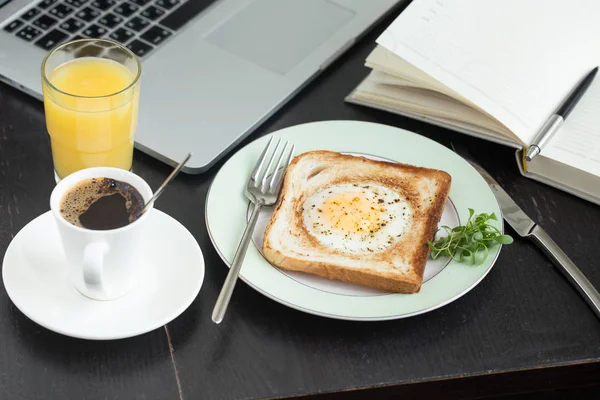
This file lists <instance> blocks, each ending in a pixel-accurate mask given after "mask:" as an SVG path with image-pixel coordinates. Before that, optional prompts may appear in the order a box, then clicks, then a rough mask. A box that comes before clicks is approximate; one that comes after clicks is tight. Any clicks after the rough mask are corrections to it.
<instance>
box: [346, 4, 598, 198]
mask: <svg viewBox="0 0 600 400" xmlns="http://www.w3.org/2000/svg"><path fill="white" fill-rule="evenodd" d="M599 17H600V1H599V0H570V1H568V2H564V1H559V0H544V1H541V0H504V1H494V2H492V1H481V0H416V1H413V2H412V3H411V4H410V5H409V6H408V7H407V8H406V9H405V10H404V11H403V12H402V13H401V14H400V16H399V17H398V18H397V19H396V20H395V21H394V22H393V23H392V24H391V25H390V26H389V27H388V28H387V29H386V30H385V32H384V33H382V35H381V36H380V37H379V38H378V39H377V47H376V48H375V49H374V50H373V51H372V53H371V54H370V55H369V56H368V58H367V60H366V65H367V66H368V67H369V68H371V69H372V71H371V72H370V73H369V75H368V76H367V77H366V78H365V79H364V80H363V81H362V82H361V83H360V84H359V85H358V87H357V88H356V89H355V90H354V91H353V92H352V93H350V94H349V95H348V97H347V98H346V100H347V101H348V102H351V103H356V104H362V105H366V106H370V107H374V108H379V109H384V110H388V111H391V112H396V113H398V114H402V115H406V116H411V117H414V118H418V119H422V120H425V121H428V122H431V123H433V124H437V125H441V126H445V127H449V128H451V129H454V130H457V131H460V132H463V133H467V134H470V135H474V136H478V137H482V138H485V139H488V140H491V141H495V142H497V143H501V144H505V145H508V146H512V147H515V148H517V149H518V150H517V162H518V163H519V167H520V168H521V171H522V173H523V174H524V175H525V176H527V177H531V178H533V179H537V180H539V181H542V182H545V183H547V184H549V185H552V186H555V187H558V188H560V189H563V190H565V191H568V192H570V193H573V194H575V195H577V196H580V197H582V198H585V199H587V200H590V201H593V202H595V203H598V204H600V77H596V79H595V80H594V82H593V83H592V86H591V87H590V88H589V89H588V91H587V92H586V94H585V95H584V97H583V98H582V99H581V101H580V102H579V104H578V105H577V106H576V108H575V109H574V110H573V112H572V113H571V115H570V116H569V117H568V118H567V120H566V122H565V124H564V125H563V127H562V128H561V129H560V131H559V132H558V133H557V134H556V135H555V136H554V137H553V138H552V140H551V141H550V143H549V145H547V146H546V147H545V148H544V149H543V150H542V153H541V154H540V155H539V156H537V157H536V158H534V159H533V161H531V162H529V163H527V162H525V161H524V159H523V158H522V149H523V148H524V147H527V146H528V145H529V144H530V143H531V141H532V139H533V137H534V136H535V135H536V133H537V132H538V130H539V129H540V128H541V126H542V125H543V124H544V122H545V121H546V120H547V118H548V117H549V116H550V115H551V114H552V113H553V112H554V111H555V110H556V109H557V108H558V106H559V105H560V103H561V102H562V101H563V100H564V99H565V98H566V97H567V96H568V94H569V93H570V92H571V91H572V90H573V88H574V87H575V86H576V85H577V83H579V81H580V80H581V79H583V78H584V77H585V75H586V74H587V73H588V72H589V71H590V70H591V69H592V68H594V67H595V66H597V65H599V64H600V21H599Z"/></svg>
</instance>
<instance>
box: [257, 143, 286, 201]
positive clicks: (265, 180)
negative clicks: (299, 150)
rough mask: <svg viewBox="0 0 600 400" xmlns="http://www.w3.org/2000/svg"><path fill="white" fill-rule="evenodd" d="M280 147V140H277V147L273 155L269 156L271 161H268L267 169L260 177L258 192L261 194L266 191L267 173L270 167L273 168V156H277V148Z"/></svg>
mask: <svg viewBox="0 0 600 400" xmlns="http://www.w3.org/2000/svg"><path fill="white" fill-rule="evenodd" d="M280 145H281V138H279V140H278V141H277V146H275V150H273V154H271V159H270V160H269V164H268V165H267V169H266V170H265V173H264V175H263V177H262V181H261V184H260V191H261V192H265V190H266V184H267V179H268V177H269V171H271V167H272V166H273V162H274V161H275V155H276V154H277V151H278V150H279V146H280Z"/></svg>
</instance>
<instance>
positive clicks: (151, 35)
mask: <svg viewBox="0 0 600 400" xmlns="http://www.w3.org/2000/svg"><path fill="white" fill-rule="evenodd" d="M169 36H171V33H170V32H169V31H168V30H166V29H164V28H161V27H159V26H153V27H152V28H150V29H148V30H147V31H146V33H144V34H143V35H142V36H141V38H142V39H144V40H145V41H146V42H148V43H152V44H154V45H158V44H161V43H162V42H163V41H164V40H165V39H166V38H168V37H169Z"/></svg>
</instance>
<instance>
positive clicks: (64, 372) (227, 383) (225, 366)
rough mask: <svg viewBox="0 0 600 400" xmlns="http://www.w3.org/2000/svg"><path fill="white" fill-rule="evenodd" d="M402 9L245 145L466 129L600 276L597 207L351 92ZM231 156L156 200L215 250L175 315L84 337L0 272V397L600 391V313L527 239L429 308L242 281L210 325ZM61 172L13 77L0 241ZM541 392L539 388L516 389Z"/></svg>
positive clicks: (160, 173)
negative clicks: (282, 295) (280, 138)
mask: <svg viewBox="0 0 600 400" xmlns="http://www.w3.org/2000/svg"><path fill="white" fill-rule="evenodd" d="M389 22H391V19H390V18H388V19H386V20H384V21H382V23H381V24H380V25H379V26H378V27H376V28H375V30H373V31H372V32H371V33H370V34H369V35H367V36H366V37H365V38H364V40H362V41H361V42H360V43H358V44H357V45H356V46H355V47H354V48H352V49H351V50H350V51H349V52H348V53H347V54H346V55H345V56H343V57H342V58H341V59H340V60H339V61H337V62H336V63H334V65H332V66H331V68H329V69H328V71H327V72H326V73H324V74H323V75H322V76H321V77H319V78H318V79H317V80H316V81H315V82H313V83H312V84H311V85H310V86H309V87H308V88H306V89H305V90H304V91H303V92H302V93H300V95H298V96H297V97H296V98H295V99H294V100H293V101H291V102H290V103H289V104H288V105H287V106H286V107H284V109H283V110H281V111H280V112H278V113H277V114H276V115H275V116H274V117H273V118H271V119H270V120H269V121H268V122H267V123H266V124H264V125H263V126H262V127H261V128H260V129H259V130H258V131H257V132H256V133H254V134H253V135H251V137H249V138H248V139H247V140H246V141H245V142H244V143H243V144H242V145H241V146H243V145H245V144H247V143H248V142H249V141H251V140H254V139H256V138H257V137H259V136H261V135H264V134H266V133H268V132H272V131H275V130H277V129H280V128H283V127H287V126H290V125H294V124H299V123H304V122H309V121H315V120H331V119H351V120H363V121H374V122H380V123H383V124H389V125H393V126H398V127H402V128H405V129H409V130H412V131H414V132H417V133H419V134H421V135H424V136H427V137H429V138H432V139H434V140H437V141H439V142H441V143H443V144H445V145H449V144H450V141H456V142H461V143H464V144H465V145H466V146H467V147H468V148H470V150H471V151H472V152H473V153H475V154H476V155H477V157H478V158H479V161H481V163H482V164H483V166H484V167H485V168H487V169H488V170H489V171H490V173H491V174H492V175H494V176H496V177H497V179H498V181H499V182H500V183H501V184H502V185H503V186H504V187H505V188H506V190H507V191H508V192H509V194H511V195H512V196H513V197H514V198H515V199H516V201H517V202H518V203H519V204H520V205H521V206H522V207H523V209H524V210H525V211H526V212H527V213H528V214H529V215H531V216H532V217H533V218H535V219H536V220H537V221H538V222H539V223H540V224H541V225H542V226H543V227H544V229H546V230H547V231H548V232H549V233H550V235H552V236H553V237H554V239H555V240H556V242H558V244H559V245H560V246H561V247H562V248H563V249H564V250H565V251H566V253H567V254H569V255H570V256H571V258H572V259H573V260H574V261H575V263H576V264H577V265H579V267H580V268H581V269H582V270H583V272H584V273H585V274H586V275H587V276H588V278H589V279H590V280H591V281H592V283H594V284H595V285H596V286H597V287H600V269H599V268H598V254H597V253H598V251H599V249H600V235H599V234H598V231H599V228H600V207H598V206H595V205H592V204H590V203H587V202H585V201H583V200H580V199H578V198H575V197H573V196H570V195H568V194H566V193H563V192H560V191H557V190H555V189H552V188H550V187H547V186H544V185H542V184H539V183H536V182H534V181H531V180H527V179H525V178H523V177H521V176H520V175H519V173H518V171H517V168H516V166H515V163H514V157H513V154H512V150H510V149H508V148H503V147H501V146H498V145H494V144H490V143H486V142H483V141H480V140H477V139H473V138H469V137H465V136H463V135H460V134H457V133H454V132H452V131H449V130H445V129H440V128H436V127H432V126H429V125H427V124H424V123H419V122H416V121H412V120H410V119H406V118H402V117H398V116H394V115H390V114H386V113H383V112H378V111H375V110H370V109H366V108H360V107H357V106H352V105H348V104H345V103H344V102H343V98H344V96H345V95H346V94H347V93H349V92H350V91H351V90H352V89H353V88H354V87H355V85H356V84H357V83H358V82H359V81H360V80H361V78H362V77H364V76H365V74H366V73H367V70H366V69H365V68H364V67H363V61H364V59H365V57H366V56H367V54H368V53H369V51H370V50H371V49H372V48H373V43H374V39H375V38H376V36H377V34H378V33H379V32H381V30H382V29H383V28H384V27H385V26H386V25H387V24H388V23H389ZM206 111H207V112H210V110H206ZM206 140H210V137H207V138H206ZM220 165H222V163H221V164H219V165H217V166H216V167H215V168H214V169H213V170H212V171H210V172H208V173H207V174H205V175H201V176H183V175H180V177H178V178H177V180H176V181H175V182H174V183H173V184H172V186H171V187H170V188H169V190H167V191H166V192H165V193H164V195H163V196H162V197H161V198H160V200H159V201H158V204H157V208H159V209H160V210H163V211H165V212H166V213H168V214H170V215H171V216H173V217H174V218H176V219H177V220H179V221H180V222H181V223H183V224H184V225H185V226H186V227H187V228H188V229H189V230H190V231H191V232H192V234H193V235H194V236H195V237H196V239H197V240H198V242H199V244H200V246H201V247H202V250H203V252H204V255H205V261H206V277H205V281H204V285H203V287H202V290H201V291H200V294H199V296H198V298H197V299H196V300H195V301H194V302H193V304H192V305H191V306H190V307H189V309H188V310H187V311H185V312H184V313H183V314H182V315H181V316H180V317H178V318H177V319H175V320H174V321H173V322H171V323H170V324H168V325H167V326H165V327H164V328H161V329H157V330H155V331H153V332H150V333H148V334H145V335H142V336H139V337H135V338H130V339H125V340H118V341H105V342H93V341H84V340H77V339H72V338H69V337H65V336H62V335H59V334H56V333H53V332H51V331H48V330H46V329H44V328H42V327H40V326H38V325H37V324H35V323H33V322H32V321H30V320H29V319H28V318H27V317H25V316H24V315H23V314H22V313H21V312H20V311H18V310H17V309H16V308H15V307H14V306H13V304H12V303H11V301H10V300H9V298H8V296H7V295H6V292H5V290H4V286H3V285H0V399H2V400H4V399H71V398H73V399H94V400H95V399H127V400H131V399H172V400H176V399H186V400H188V399H259V398H260V399H262V398H280V397H294V396H313V397H312V398H315V399H321V398H332V399H337V398H342V397H343V398H359V397H361V398H362V397H367V398H373V397H375V395H378V396H379V397H390V398H391V397H395V396H396V395H402V396H403V398H405V399H410V398H443V399H459V398H460V399H472V398H481V397H485V396H490V397H491V396H494V398H502V399H504V398H511V399H517V398H519V399H520V398H528V399H531V398H548V399H549V398H552V399H554V398H556V399H558V398H598V396H596V395H594V394H595V393H597V392H598V390H599V389H600V386H598V385H600V384H599V381H600V321H599V320H598V319H597V318H596V317H595V316H594V314H593V313H592V312H591V311H590V309H589V308H588V307H587V305H586V304H585V303H584V301H583V300H582V299H581V298H580V297H579V295H578V294H577V293H576V291H575V290H574V289H573V288H572V287H571V286H570V284H569V283H567V281H566V280H565V279H564V278H563V277H562V275H561V274H560V273H559V272H558V271H557V270H556V269H555V268H554V267H553V266H552V264H551V263H550V262H549V261H548V259H547V258H546V257H544V255H543V254H542V253H541V252H540V251H539V250H538V249H537V248H535V247H534V246H533V245H532V244H531V243H529V242H527V241H525V240H521V239H517V240H516V241H515V243H514V244H513V245H511V246H507V247H505V248H504V249H503V251H502V253H501V255H500V257H499V259H498V262H497V264H496V266H495V267H494V268H493V270H492V271H491V273H490V274H489V275H488V277H487V278H486V279H485V280H484V281H483V282H482V283H481V284H480V285H478V286H477V287H476V288H475V289H474V290H473V291H471V292H470V293H468V294H467V295H466V296H464V297H462V298H461V299H459V300H457V301H455V302H453V303H451V304H449V305H447V306H445V307H443V308H441V309H439V310H436V311H434V312H431V313H428V314H425V315H421V316H417V317H413V318H409V319H405V320H397V321H388V322H378V323H357V322H344V321H337V320H329V319H325V318H320V317H316V316H312V315H308V314H304V313H301V312H299V311H295V310H292V309H289V308H286V307H284V306H282V305H280V304H278V303H275V302H273V301H271V300H269V299H267V298H266V297H264V296H262V295H261V294H259V293H257V292H255V291H254V290H252V289H251V288H249V287H248V286H246V285H245V284H243V283H240V284H239V285H238V287H237V288H236V291H235V293H234V296H233V300H232V302H231V305H230V307H229V311H228V314H227V317H226V319H225V321H224V322H223V323H222V324H221V325H215V324H213V323H212V322H211V319H210V313H211V310H212V307H213V305H214V302H215V300H216V298H217V294H218V291H219V289H220V287H221V285H222V283H223V280H224V279H225V275H226V273H227V268H226V267H225V265H224V264H223V263H222V262H221V260H220V259H219V256H218V255H217V253H216V251H215V250H214V248H213V247H212V245H211V242H210V240H209V238H208V235H207V231H206V226H205V223H204V205H205V198H206V192H207V190H208V187H209V185H210V183H211V180H212V179H213V177H214V175H215V173H216V171H217V170H218V168H219V167H220ZM134 168H135V172H137V173H138V174H140V175H141V176H142V177H144V178H145V179H146V180H147V181H148V182H149V183H150V185H151V186H152V187H157V186H158V185H159V184H160V182H161V181H162V180H163V179H164V178H165V177H166V175H167V174H168V173H169V172H170V168H169V167H167V166H166V165H163V164H161V163H159V162H157V161H155V160H154V159H152V158H150V157H148V156H146V155H144V154H142V153H139V152H136V155H135V167H134ZM53 187H54V181H53V176H52V160H51V156H50V150H49V143H48V138H47V134H46V130H45V125H44V114H43V108H42V105H41V103H39V102H38V101H36V100H33V99H32V98H30V97H27V96H26V95H24V94H22V93H20V92H18V91H16V90H14V89H12V88H10V87H8V86H6V85H0V255H2V256H3V254H4V252H5V251H6V248H7V246H8V244H9V242H10V240H11V239H12V237H13V236H14V235H15V234H16V233H17V232H18V231H19V230H20V229H21V228H22V227H23V226H25V225H26V224H27V223H28V222H29V221H30V220H32V219H33V218H34V217H36V216H38V215H39V214H41V213H43V212H45V211H47V210H48V209H49V205H48V198H49V195H50V192H51V191H52V188H53ZM509 232H510V230H509ZM531 391H536V392H542V393H538V394H536V395H532V394H527V395H515V394H517V393H525V392H531ZM336 392H343V393H342V394H335V393H336ZM509 395H510V397H505V396H509Z"/></svg>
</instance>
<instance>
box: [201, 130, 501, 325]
mask: <svg viewBox="0 0 600 400" xmlns="http://www.w3.org/2000/svg"><path fill="white" fill-rule="evenodd" d="M272 135H273V136H276V137H280V138H282V139H285V140H288V141H290V142H291V143H293V144H294V145H295V146H296V151H295V154H301V153H304V152H306V151H310V150H332V151H338V152H344V153H363V154H370V155H373V156H377V157H381V158H387V159H390V160H394V161H398V162H403V163H407V164H413V165H418V166H423V167H429V168H437V169H441V170H444V171H446V172H448V173H449V174H450V175H451V176H452V186H451V189H450V199H451V201H452V203H453V204H454V206H455V207H456V210H457V212H458V217H459V220H460V221H466V220H467V218H468V208H473V209H474V210H475V212H477V213H481V212H486V213H492V212H493V213H496V215H497V216H499V217H500V216H501V212H500V208H499V206H498V202H497V201H496V198H495V196H494V194H493V192H492V191H491V190H490V188H489V187H488V185H487V183H486V182H485V181H484V180H483V178H482V177H481V176H480V175H479V173H477V171H475V169H474V168H473V167H472V166H471V165H470V164H469V163H468V162H466V161H465V160H463V159H462V158H461V157H460V156H458V155H456V154H455V153H454V152H452V151H451V150H449V149H448V148H446V147H444V146H443V145H441V144H439V143H437V142H434V141H432V140H429V139H427V138H425V137H423V136H420V135H417V134H415V133H413V132H409V131H406V130H403V129H399V128H394V127H390V126H387V125H381V124H375V123H368V122H357V121H326V122H313V123H307V124H302V125H296V126H292V127H289V128H285V129H282V130H280V131H277V132H274V133H272V134H270V135H266V136H264V137H261V138H260V139H257V140H256V141H254V142H252V143H250V144H248V145H247V146H245V147H244V148H242V149H241V150H239V151H238V152H237V153H236V154H234V155H233V156H232V157H231V158H230V159H229V160H228V161H227V162H226V163H225V164H224V165H223V167H222V168H221V169H220V170H219V172H218V173H217V176H216V177H215V179H214V181H213V182H212V184H211V187H210V189H209V192H208V197H207V201H206V225H207V228H208V232H209V236H210V238H211V241H212V243H213V245H214V246H215V249H216V250H217V252H218V253H219V255H220V256H221V258H222V259H223V261H224V262H225V263H226V264H227V265H228V266H230V265H231V260H233V256H234V254H235V251H236V249H237V246H238V244H239V240H240V238H241V237H242V233H243V231H244V228H245V227H246V221H247V210H248V199H247V198H246V197H245V195H244V188H245V185H246V182H247V179H248V176H249V173H250V171H251V170H252V168H253V166H254V164H255V163H256V160H257V159H258V157H259V156H260V154H261V152H262V150H263V148H264V147H265V146H266V144H267V141H268V140H269V138H270V136H272ZM497 227H498V228H499V229H501V230H502V229H503V225H502V223H501V221H498V222H497ZM500 249H501V246H497V247H494V248H492V249H490V253H489V256H488V258H487V259H486V260H485V261H484V263H483V264H481V265H478V266H469V265H466V264H462V263H458V262H456V261H450V262H449V263H448V265H447V266H446V267H445V268H443V269H442V270H441V271H440V272H439V273H437V274H436V275H435V276H434V277H433V278H431V279H430V280H428V281H427V282H424V283H423V286H422V288H421V291H420V292H419V293H415V294H383V295H382V294H377V295H373V296H347V295H343V294H336V293H332V292H329V291H323V290H319V289H316V288H314V287H311V286H307V285H304V284H301V283H299V282H298V281H297V280H295V279H292V278H291V277H290V276H288V275H287V274H285V273H282V272H281V271H280V270H279V269H277V268H275V267H273V266H272V265H271V264H269V263H268V262H267V261H266V260H265V259H264V258H263V257H262V255H261V254H260V252H259V251H258V249H257V248H256V247H255V246H254V245H253V244H252V243H251V244H250V247H249V248H248V253H247V254H246V258H245V260H244V264H243V266H242V270H241V273H240V278H241V279H242V280H243V281H244V282H246V283H247V284H248V285H250V286H251V287H252V288H254V289H255V290H257V291H259V292H260V293H262V294H264V295H265V296H267V297H269V298H271V299H273V300H275V301H278V302H279V303H282V304H284V305H287V306H289V307H292V308H295V309H297V310H301V311H304V312H307V313H311V314H316V315H320V316H324V317H329V318H338V319H345V320H360V321H378V320H388V319H397V318H405V317H409V316H413V315H418V314H422V313H425V312H428V311H432V310H435V309H437V308H439V307H442V306H444V305H446V304H448V303H450V302H452V301H454V300H456V299H458V298H459V297H461V296H462V295H464V294H465V293H467V292H468V291H469V290H471V289H472V288H474V287H475V286H476V285H477V284H478V283H479V282H480V281H481V280H482V279H483V278H484V277H485V276H486V275H487V273H488V272H489V271H490V269H491V268H492V266H493V265H494V263H495V261H496V259H497V257H498V254H499V253H500ZM234 295H235V294H234Z"/></svg>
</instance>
